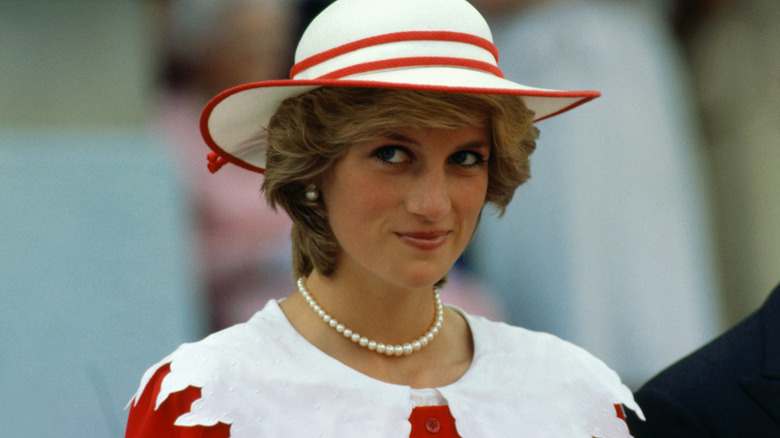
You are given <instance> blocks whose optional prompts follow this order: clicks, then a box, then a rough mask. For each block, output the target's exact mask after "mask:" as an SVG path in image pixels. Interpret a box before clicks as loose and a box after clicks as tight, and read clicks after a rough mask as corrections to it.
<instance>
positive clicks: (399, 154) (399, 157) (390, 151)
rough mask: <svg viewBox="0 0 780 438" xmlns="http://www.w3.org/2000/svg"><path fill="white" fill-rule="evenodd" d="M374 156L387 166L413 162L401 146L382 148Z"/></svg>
mask: <svg viewBox="0 0 780 438" xmlns="http://www.w3.org/2000/svg"><path fill="white" fill-rule="evenodd" d="M373 155H374V157H376V158H377V159H378V160H379V161H381V162H383V163H386V164H403V163H407V162H409V161H410V160H411V157H410V154H409V152H408V151H407V150H406V149H404V148H402V147H400V146H382V147H381V148H379V149H377V150H375V151H374V154H373Z"/></svg>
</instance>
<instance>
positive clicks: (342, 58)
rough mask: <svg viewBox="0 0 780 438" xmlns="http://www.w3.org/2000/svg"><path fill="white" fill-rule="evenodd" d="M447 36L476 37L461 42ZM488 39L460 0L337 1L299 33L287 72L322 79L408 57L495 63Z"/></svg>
mask: <svg viewBox="0 0 780 438" xmlns="http://www.w3.org/2000/svg"><path fill="white" fill-rule="evenodd" d="M451 35H462V36H466V37H468V38H472V39H473V40H480V41H478V43H477V44H475V43H474V42H473V41H466V43H465V44H464V41H459V42H456V41H453V38H452V37H451ZM383 38H384V39H383ZM468 38H467V39H468ZM462 39H463V38H461V40H462ZM492 41H493V38H492V35H491V33H490V28H489V27H488V24H487V22H485V19H484V18H483V17H482V15H480V13H479V12H478V11H477V10H476V9H475V8H474V7H473V6H472V5H471V4H470V3H469V2H468V1H466V0H338V1H336V2H334V3H333V4H331V5H330V6H328V7H327V8H326V9H325V10H324V11H322V12H321V13H320V14H319V15H318V16H317V17H316V18H315V19H314V20H313V21H312V22H311V24H310V25H309V26H308V28H307V29H306V31H305V32H304V33H303V36H302V37H301V40H300V42H299V44H298V48H297V50H296V53H295V62H296V68H294V69H293V72H292V74H291V76H292V77H293V78H295V79H315V78H322V77H324V76H325V75H327V74H330V73H332V72H334V71H336V70H339V69H344V68H346V67H350V66H354V65H357V64H361V63H366V62H376V61H378V60H388V59H398V58H409V57H429V58H430V57H457V58H462V59H470V60H474V61H477V62H487V63H491V64H492V65H496V64H497V51H496V50H495V47H494V46H493V45H492ZM362 43H365V44H362ZM480 45H481V46H482V47H479V46H480ZM488 47H489V48H488ZM324 54H330V55H333V56H330V55H328V56H323V55H324ZM336 58H338V59H336ZM323 61H324V62H323Z"/></svg>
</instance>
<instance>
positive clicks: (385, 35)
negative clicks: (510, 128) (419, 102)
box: [200, 0, 600, 173]
mask: <svg viewBox="0 0 780 438" xmlns="http://www.w3.org/2000/svg"><path fill="white" fill-rule="evenodd" d="M290 76H291V78H292V79H288V80H276V81H265V82H254V83H250V84H245V85H240V86H238V87H235V88H231V89H229V90H227V91H224V92H222V93H220V94H219V95H218V96H217V97H215V98H214V99H213V100H211V102H209V104H208V105H207V106H206V108H205V109H204V110H203V114H202V116H201V122H200V125H201V132H202V134H203V138H204V139H205V140H206V143H207V144H208V145H209V147H210V148H211V149H212V150H213V151H214V153H211V154H209V161H210V163H209V169H211V171H212V172H216V170H218V169H219V168H220V167H221V166H222V165H223V164H225V163H226V162H231V163H233V164H236V165H238V166H240V167H243V168H246V169H249V170H253V171H256V172H261V173H262V172H263V170H264V168H265V151H266V147H267V134H266V132H265V129H264V128H265V127H266V126H267V125H268V121H269V120H270V118H271V116H272V115H273V114H274V112H275V111H276V108H277V107H278V106H279V104H280V103H281V102H282V101H283V100H285V99H287V98H289V97H293V96H297V95H299V94H302V93H305V92H307V91H310V90H312V89H315V88H317V87H321V86H338V87H368V88H394V89H405V90H421V91H439V92H451V93H481V94H505V95H512V96H521V97H522V99H523V100H524V102H525V105H526V106H527V107H528V108H529V109H531V110H532V111H534V113H535V115H536V119H535V121H539V120H542V119H545V118H548V117H552V116H554V115H557V114H560V113H562V112H564V111H567V110H569V109H571V108H574V107H576V106H578V105H581V104H583V103H585V102H587V101H589V100H591V99H594V98H596V97H598V96H599V95H600V93H599V92H597V91H557V90H546V89H541V88H533V87H529V86H526V85H522V84H518V83H515V82H512V81H509V80H506V79H504V77H503V74H502V73H501V70H500V69H499V68H498V50H497V49H496V47H495V46H494V45H493V37H492V35H491V33H490V29H489V28H488V25H487V23H486V22H485V19H484V18H482V16H481V15H480V14H479V12H477V10H476V9H474V7H473V6H471V4H469V3H468V2H467V1H466V0H338V1H335V2H334V3H332V4H331V5H330V6H328V7H327V8H326V9H325V10H324V11H322V13H320V14H319V15H318V16H317V17H316V18H315V19H314V20H313V21H312V22H311V24H310V25H309V27H308V28H307V29H306V31H305V32H304V34H303V36H302V37H301V40H300V42H299V44H298V48H297V50H296V52H295V65H294V66H293V68H292V71H291V72H290Z"/></svg>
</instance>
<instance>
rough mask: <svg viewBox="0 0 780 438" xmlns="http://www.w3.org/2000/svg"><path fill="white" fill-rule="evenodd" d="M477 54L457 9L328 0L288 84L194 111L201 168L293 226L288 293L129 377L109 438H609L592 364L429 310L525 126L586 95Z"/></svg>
mask: <svg viewBox="0 0 780 438" xmlns="http://www.w3.org/2000/svg"><path fill="white" fill-rule="evenodd" d="M496 58H497V53H495V50H494V48H493V47H492V44H491V43H490V32H489V30H488V28H487V25H486V24H485V22H484V20H483V19H482V17H481V16H480V15H479V14H478V13H477V12H476V11H475V10H474V9H473V8H472V7H471V6H470V5H469V4H468V3H467V2H466V1H464V0H426V1H425V2H417V1H414V0H394V1H393V2H369V1H366V0H338V1H336V2H335V3H333V4H332V5H331V6H330V7H328V8H327V9H326V10H325V11H324V12H323V13H322V14H320V16H318V17H317V18H316V19H315V20H314V21H313V22H312V24H311V25H310V26H309V28H308V29H307V31H306V33H305V34H304V36H303V37H302V39H301V42H300V44H299V46H298V52H297V54H296V61H297V64H296V66H295V67H294V68H293V72H292V76H293V79H292V80H289V81H271V82H262V83H254V84H248V85H246V86H242V87H237V88H234V89H231V90H228V91H226V92H224V93H222V94H221V95H219V96H217V98H215V99H214V100H213V101H212V102H211V103H210V104H209V105H208V106H207V108H206V110H205V111H204V115H203V118H202V125H201V127H202V131H203V133H204V137H205V139H206V141H207V143H208V144H209V146H210V147H211V148H212V149H213V150H214V151H215V153H214V154H212V155H211V156H210V161H211V163H210V168H211V169H212V171H217V170H218V169H219V167H221V166H223V165H225V164H227V163H233V164H235V165H238V166H241V167H244V168H246V169H249V170H255V171H260V172H264V173H265V180H264V183H263V191H264V193H265V196H266V198H267V200H268V202H269V204H270V205H271V206H273V207H275V208H282V209H284V210H285V211H286V212H287V213H288V214H289V215H290V217H291V218H292V220H293V231H292V238H293V239H292V240H293V271H294V273H295V274H296V276H298V280H297V291H295V292H294V293H292V294H291V295H290V296H289V297H288V298H287V299H284V300H282V301H280V302H277V301H271V302H269V303H268V305H267V306H266V307H265V308H264V309H263V310H262V311H260V312H258V313H257V314H256V315H255V316H254V317H253V318H252V319H251V320H250V321H248V322H247V323H245V324H239V325H237V326H234V327H232V328H229V329H226V330H224V331H221V332H218V333H216V334H213V335H211V336H209V337H208V338H206V339H204V340H202V341H200V342H197V343H194V344H186V345H183V346H182V347H180V348H179V349H177V350H176V351H175V352H174V353H172V354H171V355H170V356H168V357H166V358H165V359H163V360H162V361H160V362H159V363H158V364H157V365H155V366H154V367H152V368H151V369H150V370H149V371H147V373H146V374H145V375H144V378H143V380H142V384H141V388H140V389H139V391H138V393H137V394H136V397H135V398H134V400H133V402H132V403H131V412H130V420H129V424H128V430H127V435H126V436H127V437H147V436H175V437H192V436H195V437H227V436H231V437H238V438H241V437H261V436H273V437H276V436H296V437H298V436H329V437H330V436H345V437H366V436H371V437H374V436H376V437H407V436H411V437H418V436H428V435H431V434H436V435H437V436H451V437H455V436H463V437H480V436H529V437H563V436H566V437H583V438H584V437H591V436H595V437H626V436H629V433H628V430H627V427H626V425H625V423H624V422H623V420H622V419H621V418H620V416H621V413H622V410H621V409H622V408H621V405H626V406H628V407H630V408H631V409H633V410H636V411H638V407H637V406H636V405H635V403H634V401H633V399H632V397H631V394H630V391H629V390H628V389H627V388H626V387H625V386H623V385H622V384H621V383H620V380H619V378H618V377H617V375H616V374H615V373H614V372H612V371H611V370H610V369H609V368H608V367H606V366H605V365H604V364H603V363H601V362H600V361H598V360H597V359H595V358H593V357H592V356H590V355H589V354H587V353H586V352H584V351H583V350H581V349H579V348H577V347H575V346H573V345H570V344H568V343H565V342H564V341H561V340H559V339H557V338H554V337H552V336H549V335H545V334H540V333H532V332H529V331H526V330H523V329H520V328H515V327H510V326H507V325H505V324H500V323H494V322H490V321H487V320H485V319H483V318H478V317H474V316H469V315H467V314H465V313H463V312H461V311H459V310H457V309H454V308H451V307H447V306H443V305H442V304H441V301H440V298H439V293H438V289H439V288H440V287H441V286H443V285H444V283H445V282H446V275H447V272H448V270H449V269H450V268H451V267H452V265H453V264H454V263H455V261H456V259H457V258H458V256H459V255H460V254H461V253H462V252H463V250H464V249H465V247H466V245H467V244H468V242H469V240H470V239H471V237H472V235H473V232H474V228H475V227H476V224H477V222H478V221H479V218H480V215H481V213H482V209H483V207H484V206H485V204H486V203H490V204H492V205H494V206H495V207H496V208H497V209H498V210H499V211H501V210H502V209H503V208H504V207H505V206H506V205H507V204H508V202H509V201H510V200H511V198H512V195H513V193H514V190H515V189H516V187H517V186H518V185H520V184H521V183H522V182H524V181H525V180H526V179H527V178H528V177H529V171H528V156H529V155H530V153H531V152H532V151H533V149H534V147H535V139H536V137H537V132H538V131H537V130H536V128H534V126H533V122H534V121H538V120H540V119H542V118H545V117H548V116H550V115H554V114H556V113H559V112H562V111H564V110H566V109H568V108H571V107H573V106H576V105H578V104H580V103H584V102H585V101H587V100H590V99H592V98H594V97H596V96H597V95H598V93H595V92H558V91H549V90H540V89H533V88H529V87H526V86H522V85H519V84H515V83H513V82H510V81H507V80H504V79H503V78H501V77H500V70H498V68H497V67H496ZM640 415H641V414H640Z"/></svg>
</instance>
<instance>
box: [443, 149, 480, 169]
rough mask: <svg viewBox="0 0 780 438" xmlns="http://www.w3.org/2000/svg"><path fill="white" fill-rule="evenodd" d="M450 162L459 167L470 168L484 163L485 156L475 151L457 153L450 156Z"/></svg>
mask: <svg viewBox="0 0 780 438" xmlns="http://www.w3.org/2000/svg"><path fill="white" fill-rule="evenodd" d="M450 161H452V162H453V163H454V164H457V165H460V166H465V167H470V166H477V165H479V164H482V163H484V162H485V156H484V155H482V154H480V153H479V152H475V151H468V150H466V151H458V152H455V153H454V154H452V155H451V156H450Z"/></svg>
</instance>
